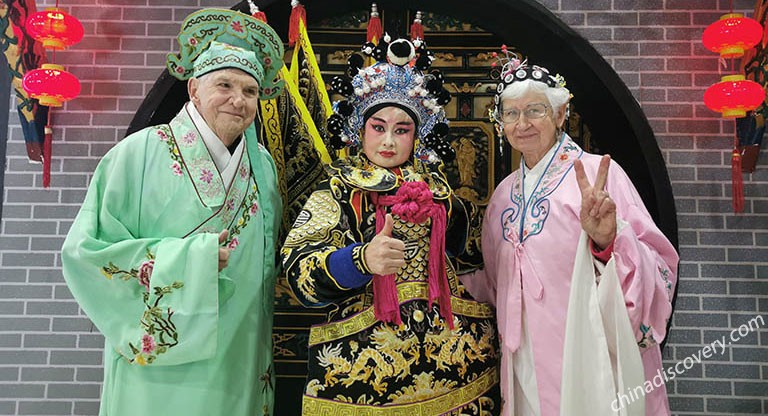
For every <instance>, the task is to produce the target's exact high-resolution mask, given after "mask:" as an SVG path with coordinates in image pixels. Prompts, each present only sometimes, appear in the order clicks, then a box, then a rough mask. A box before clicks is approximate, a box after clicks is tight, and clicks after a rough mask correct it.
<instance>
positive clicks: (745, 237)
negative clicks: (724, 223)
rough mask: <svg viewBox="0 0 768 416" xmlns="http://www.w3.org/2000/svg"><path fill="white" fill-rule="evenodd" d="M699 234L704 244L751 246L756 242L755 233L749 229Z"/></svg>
mask: <svg viewBox="0 0 768 416" xmlns="http://www.w3.org/2000/svg"><path fill="white" fill-rule="evenodd" d="M699 236H700V238H701V244H702V245H726V246H751V245H753V244H754V243H755V241H754V235H753V233H751V232H748V231H734V232H722V231H718V232H714V233H710V232H702V233H700V234H699Z"/></svg>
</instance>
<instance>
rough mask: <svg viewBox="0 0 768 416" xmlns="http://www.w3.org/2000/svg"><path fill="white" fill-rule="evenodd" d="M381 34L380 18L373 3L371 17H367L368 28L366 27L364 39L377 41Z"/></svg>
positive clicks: (382, 31) (382, 30)
mask: <svg viewBox="0 0 768 416" xmlns="http://www.w3.org/2000/svg"><path fill="white" fill-rule="evenodd" d="M383 34H384V28H383V27H382V25H381V18H379V10H378V8H377V7H376V3H373V4H371V18H370V19H368V28H367V29H366V40H367V41H368V42H373V43H378V42H379V39H381V35H383Z"/></svg>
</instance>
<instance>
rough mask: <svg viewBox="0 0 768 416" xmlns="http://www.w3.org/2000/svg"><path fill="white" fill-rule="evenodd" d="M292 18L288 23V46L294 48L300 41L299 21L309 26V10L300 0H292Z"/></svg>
mask: <svg viewBox="0 0 768 416" xmlns="http://www.w3.org/2000/svg"><path fill="white" fill-rule="evenodd" d="M291 6H293V8H292V9H291V17H290V19H289V21H288V46H293V45H295V44H296V41H297V40H298V39H299V21H303V22H304V25H305V26H306V25H307V10H306V9H304V6H302V5H301V3H299V1H298V0H291Z"/></svg>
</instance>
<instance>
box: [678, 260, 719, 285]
mask: <svg viewBox="0 0 768 416" xmlns="http://www.w3.org/2000/svg"><path fill="white" fill-rule="evenodd" d="M677 277H678V281H683V282H688V283H697V281H698V279H690V278H691V277H694V278H697V277H699V265H698V264H696V263H687V262H681V263H680V265H679V266H678V268H677ZM721 283H723V282H721ZM723 287H725V283H723Z"/></svg>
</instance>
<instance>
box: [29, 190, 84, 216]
mask: <svg viewBox="0 0 768 416" xmlns="http://www.w3.org/2000/svg"><path fill="white" fill-rule="evenodd" d="M82 187H84V186H82ZM78 211H80V205H76V204H72V205H59V204H57V205H37V206H35V208H34V210H33V212H34V215H35V218H64V219H72V218H74V217H75V215H77V212H78Z"/></svg>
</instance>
